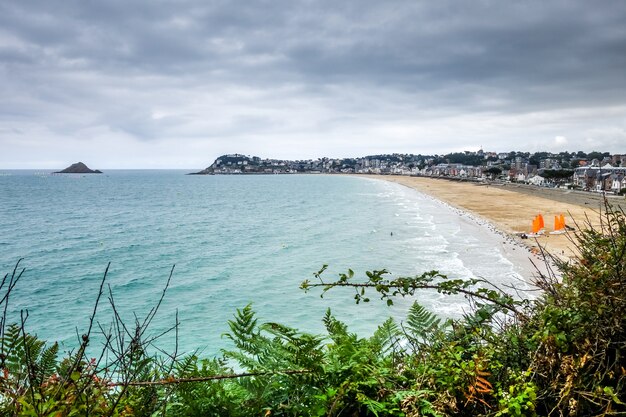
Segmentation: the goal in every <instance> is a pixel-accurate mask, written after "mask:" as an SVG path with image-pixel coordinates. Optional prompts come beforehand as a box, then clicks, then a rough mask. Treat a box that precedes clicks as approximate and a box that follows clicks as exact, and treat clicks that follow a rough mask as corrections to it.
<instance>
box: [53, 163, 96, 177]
mask: <svg viewBox="0 0 626 417" xmlns="http://www.w3.org/2000/svg"><path fill="white" fill-rule="evenodd" d="M55 174H102V171H100V170H98V169H96V170H95V171H94V170H93V169H89V167H88V166H87V165H85V164H83V163H82V162H77V163H75V164H72V165H70V166H69V167H67V168H65V169H64V170H63V171H57V172H55Z"/></svg>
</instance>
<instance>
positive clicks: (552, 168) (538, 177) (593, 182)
mask: <svg viewBox="0 0 626 417" xmlns="http://www.w3.org/2000/svg"><path fill="white" fill-rule="evenodd" d="M298 173H310V174H339V173H343V174H379V175H402V176H421V177H444V178H458V179H465V180H471V181H488V180H491V181H504V182H513V183H522V184H530V185H536V186H543V187H553V188H556V187H559V188H569V189H578V190H585V191H594V192H605V193H613V194H626V154H624V155H620V154H613V155H612V154H610V153H609V152H590V153H585V152H582V151H579V152H560V153H549V152H536V153H529V152H515V151H512V152H504V153H497V152H485V151H483V150H479V151H465V152H458V153H450V154H447V155H414V154H399V153H394V154H386V155H371V156H365V157H360V158H318V159H315V160H312V159H309V160H294V161H291V160H280V159H262V158H260V157H258V156H246V155H241V154H229V155H223V156H220V157H219V158H217V159H216V160H215V162H213V164H211V166H209V167H208V168H206V169H204V170H202V171H200V172H197V173H195V174H199V175H235V174H298Z"/></svg>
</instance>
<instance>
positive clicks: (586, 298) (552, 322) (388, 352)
mask: <svg viewBox="0 0 626 417" xmlns="http://www.w3.org/2000/svg"><path fill="white" fill-rule="evenodd" d="M575 238H576V240H577V243H578V249H579V257H578V259H577V260H575V261H574V262H570V263H564V262H558V261H557V263H558V269H559V271H560V273H561V278H559V279H557V277H556V275H554V274H550V275H547V276H546V275H540V276H539V277H538V278H537V282H536V284H537V286H538V287H539V288H540V289H541V290H542V293H541V295H540V296H539V297H538V298H537V299H536V300H534V301H528V300H519V299H516V298H515V297H513V296H511V295H509V294H506V293H505V292H504V291H502V290H500V289H497V288H493V287H491V286H490V285H489V284H488V283H487V282H484V281H480V280H456V279H448V278H446V277H445V276H443V275H441V274H439V273H437V272H435V271H433V272H428V273H425V274H422V275H420V276H417V277H410V278H396V279H388V278H387V272H386V271H385V270H380V271H372V272H368V273H367V274H366V278H365V280H360V281H358V280H356V279H355V277H354V273H353V272H352V271H350V270H349V271H348V272H347V273H345V274H340V275H339V277H338V278H337V279H336V280H330V281H329V280H326V278H325V276H324V269H325V268H322V270H321V271H319V272H318V273H316V274H315V280H314V281H312V282H311V281H305V282H304V283H303V284H302V287H303V289H305V290H307V291H316V290H317V289H318V288H319V289H321V291H322V295H323V294H324V293H325V292H326V291H331V290H333V289H334V288H336V287H351V288H353V289H354V290H355V295H354V299H355V301H356V303H357V304H366V303H368V302H374V300H373V299H374V298H380V299H381V300H382V301H383V302H386V303H388V304H392V303H393V301H394V299H395V298H397V297H410V296H412V295H414V294H415V293H416V292H417V291H437V292H439V293H443V294H464V295H466V296H467V297H468V299H469V302H470V304H471V306H472V307H473V309H472V310H471V313H468V314H467V315H466V316H465V317H464V318H463V319H461V320H454V321H453V320H447V321H442V320H441V319H439V318H438V317H436V316H435V315H433V314H432V313H431V312H429V311H427V310H426V309H424V308H423V307H422V306H420V305H419V304H417V303H415V304H413V306H412V307H411V308H410V310H409V312H408V315H407V317H406V319H405V320H404V321H403V322H401V323H398V322H396V321H394V320H392V319H388V320H386V321H384V322H382V323H381V324H380V326H379V327H378V330H377V331H376V332H375V333H374V334H373V336H372V337H369V338H362V337H359V336H358V335H356V334H354V333H352V332H350V331H349V329H348V326H347V325H346V324H344V323H342V322H340V321H338V320H337V319H336V318H335V317H333V315H332V313H331V312H330V311H328V312H327V313H326V315H325V316H324V317H323V318H322V320H323V323H324V325H325V327H326V334H325V335H311V334H306V333H301V332H299V331H298V330H296V329H293V328H289V327H286V326H284V325H281V324H279V323H259V322H258V321H257V319H256V316H255V314H254V311H253V310H252V307H251V306H245V307H243V308H242V309H240V310H237V313H236V314H235V317H234V318H233V320H231V321H230V322H229V326H230V331H229V332H228V334H226V335H224V336H225V337H227V338H228V339H230V340H231V341H232V349H231V350H228V351H224V352H223V357H220V358H214V359H204V358H199V357H197V356H195V355H188V356H184V357H179V356H178V355H177V354H176V353H169V354H165V353H164V354H162V355H159V356H154V355H150V354H148V353H147V352H148V351H149V350H150V346H151V344H152V342H153V340H150V339H149V338H148V337H147V336H146V329H147V328H148V326H149V324H150V321H151V320H152V318H153V317H154V315H155V314H156V313H157V311H158V307H159V305H160V300H159V301H158V302H157V304H156V305H155V308H154V309H153V310H152V311H151V312H150V314H149V315H148V316H147V317H146V318H145V319H144V320H143V321H142V320H139V319H137V320H136V322H135V323H133V325H127V324H125V323H123V322H122V321H121V319H120V318H119V316H118V315H116V321H115V323H113V325H112V327H111V330H110V331H108V332H105V334H104V336H105V340H106V343H105V347H104V349H103V351H102V354H101V355H100V356H99V357H97V358H89V357H88V356H87V355H86V353H85V352H86V351H87V346H88V345H89V343H90V338H91V332H92V327H93V319H94V316H95V312H96V310H97V308H98V304H99V301H100V298H101V296H102V294H103V288H104V283H105V280H106V272H105V274H104V277H103V280H102V284H101V287H100V292H99V295H98V297H97V300H96V303H95V306H94V316H92V317H90V319H89V321H88V324H89V326H88V330H87V331H86V333H85V334H84V335H83V336H82V340H81V345H80V347H79V348H78V349H77V350H76V351H75V352H72V353H70V354H66V355H65V357H62V358H59V351H58V345H56V344H52V345H48V344H46V343H44V342H43V341H41V340H38V339H37V338H36V337H34V336H33V335H31V334H29V333H28V332H27V330H26V322H27V313H26V312H24V313H23V314H22V318H21V322H20V323H18V324H10V325H9V324H7V323H6V306H7V304H8V303H9V301H10V295H11V290H12V289H13V288H14V287H15V285H17V283H18V281H19V279H20V277H21V276H22V275H23V270H21V271H20V270H19V263H18V266H16V268H15V270H14V271H13V272H12V273H11V274H7V275H6V276H5V277H4V279H3V280H2V283H1V284H0V291H1V294H0V295H1V298H0V303H1V304H2V309H3V310H4V312H5V313H4V315H3V316H2V321H1V322H0V324H1V326H0V328H1V334H0V336H1V337H0V368H1V371H2V372H1V375H0V415H3V416H17V415H20V416H51V417H52V416H53V417H63V416H84V415H93V416H176V417H178V416H357V415H358V416H361V415H363V416H481V415H482V416H494V417H495V416H535V415H541V416H545V415H554V416H574V415H577V416H590V415H624V414H626V404H625V403H626V391H625V389H624V384H625V383H626V356H625V354H626V295H625V294H626V293H625V291H624V288H626V282H625V281H626V216H625V214H624V213H623V212H618V211H614V210H612V209H611V208H610V207H607V210H606V212H605V213H603V214H602V215H601V224H600V226H597V227H592V226H591V224H588V225H585V227H583V228H582V229H581V231H579V232H576V235H575ZM165 289H167V285H166V288H165ZM165 292H166V291H164V294H165ZM108 298H109V302H110V303H111V305H112V306H113V309H114V310H115V303H114V299H113V295H112V294H109V297H108ZM355 308H367V305H360V306H358V307H356V306H355Z"/></svg>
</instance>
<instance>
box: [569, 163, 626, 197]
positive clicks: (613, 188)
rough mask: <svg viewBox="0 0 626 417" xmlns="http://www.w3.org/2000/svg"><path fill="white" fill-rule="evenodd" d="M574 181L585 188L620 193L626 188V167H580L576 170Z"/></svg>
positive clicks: (608, 165) (607, 165) (576, 184)
mask: <svg viewBox="0 0 626 417" xmlns="http://www.w3.org/2000/svg"><path fill="white" fill-rule="evenodd" d="M572 182H573V184H574V185H575V186H577V187H580V188H582V189H583V190H588V191H596V192H613V193H619V192H621V191H622V190H626V167H614V166H612V165H610V164H606V165H604V166H601V167H600V166H588V167H587V166H586V167H579V168H576V169H575V170H574V175H573V177H572Z"/></svg>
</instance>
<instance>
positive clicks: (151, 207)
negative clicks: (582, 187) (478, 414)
mask: <svg viewBox="0 0 626 417" xmlns="http://www.w3.org/2000/svg"><path fill="white" fill-rule="evenodd" d="M188 172H189V171H181V170H107V171H106V172H105V173H104V174H100V175H94V174H92V175H77V174H51V173H50V172H48V171H29V170H19V171H0V272H1V273H2V276H4V275H5V274H8V275H9V277H10V275H11V273H12V272H13V270H14V268H15V266H16V264H17V262H18V261H19V267H18V272H20V271H21V270H22V269H24V272H23V274H22V277H21V279H20V281H19V282H18V284H17V285H16V286H15V288H14V289H13V291H12V292H11V294H10V297H9V299H8V309H7V322H20V320H21V317H22V318H24V319H25V327H26V329H27V331H29V332H30V333H33V334H36V335H37V336H38V337H39V338H42V339H44V340H47V341H49V342H52V341H58V342H59V343H60V344H61V347H62V349H65V350H71V349H74V348H75V347H76V346H77V345H78V344H79V340H80V336H81V335H82V334H83V333H85V332H86V331H87V328H89V318H90V316H91V314H92V312H93V311H94V304H95V301H96V299H97V296H98V292H99V288H100V284H101V282H102V279H103V276H104V273H105V270H106V269H107V266H108V265H109V267H108V273H107V275H106V280H105V284H104V287H103V290H104V292H103V295H102V297H101V298H100V303H99V305H98V309H97V312H96V315H95V319H94V325H93V335H94V336H93V337H94V339H93V340H94V341H95V342H94V343H98V342H97V341H98V340H100V341H101V340H103V339H102V338H100V339H99V336H98V335H99V334H101V333H103V332H104V333H106V332H108V331H109V330H110V329H111V325H112V323H114V321H115V320H114V314H118V315H119V318H120V319H121V320H123V322H124V323H125V324H126V326H127V327H128V329H129V331H130V332H131V333H132V331H133V329H134V328H135V326H136V324H137V323H140V324H141V323H143V322H144V320H145V318H146V317H147V316H148V315H149V314H150V312H151V311H152V310H153V309H154V308H155V306H157V305H158V312H157V314H156V315H155V316H154V319H153V320H152V321H151V323H150V327H149V329H148V331H147V332H146V333H145V337H150V338H152V337H154V338H156V339H155V341H154V344H155V345H157V346H160V347H159V348H161V349H163V350H164V351H171V350H172V349H176V350H177V352H178V353H181V352H195V353H197V354H199V355H201V356H206V357H212V356H215V355H219V354H220V352H221V351H222V349H229V348H232V343H231V341H230V340H229V339H228V338H226V337H224V334H225V333H227V332H229V326H228V321H229V320H233V318H234V316H235V314H236V313H237V310H238V309H239V310H241V309H243V308H244V307H246V306H247V305H251V307H252V309H253V310H254V311H255V313H256V315H257V319H258V322H259V323H264V322H277V323H281V324H284V325H288V326H292V327H294V328H297V329H298V330H299V331H302V332H309V333H315V334H323V332H324V327H323V323H322V318H323V317H324V314H325V312H326V311H327V309H330V310H331V312H332V314H333V315H335V316H336V317H337V318H338V319H339V320H342V321H343V322H345V323H346V324H347V325H348V328H349V330H350V331H352V332H355V333H357V334H358V335H360V336H364V337H365V336H368V335H370V334H372V332H373V331H374V330H375V329H376V327H377V326H378V325H379V324H381V323H382V322H383V321H384V320H385V319H386V318H388V317H394V318H395V319H396V320H397V321H398V322H401V321H402V320H403V318H404V317H405V316H406V313H407V310H408V308H409V307H410V306H411V305H412V303H413V302H414V301H417V302H419V303H420V304H422V305H423V306H425V307H426V308H428V309H429V310H431V311H432V312H434V313H435V314H438V315H439V316H441V317H443V318H459V317H462V315H463V314H465V313H467V312H468V311H469V308H470V306H469V304H468V302H467V300H466V299H465V298H464V297H463V296H460V295H455V296H446V295H442V294H438V293H436V292H432V291H431V292H429V291H424V292H420V293H418V294H416V295H415V296H414V297H411V298H410V299H402V298H400V299H397V300H395V303H394V305H393V306H391V307H388V306H387V304H386V303H385V302H384V301H381V300H380V299H379V297H377V296H376V294H375V293H372V294H371V296H370V299H371V301H370V302H369V303H360V304H358V305H357V304H356V303H355V301H354V291H355V290H354V289H349V288H348V289H346V288H336V289H333V290H331V291H329V292H327V293H325V294H324V295H323V298H322V297H321V295H322V291H321V289H320V288H312V289H311V290H309V291H308V292H304V291H303V290H301V289H300V284H301V283H302V282H303V281H304V280H310V281H311V283H316V282H319V279H317V278H316V277H315V276H314V274H315V273H316V272H317V271H319V270H320V269H321V268H322V267H323V266H324V265H328V269H327V270H326V271H325V272H324V273H323V274H322V276H321V278H322V280H325V281H332V280H333V279H336V278H337V277H338V274H340V273H346V272H347V271H348V270H349V269H351V270H353V271H354V274H355V276H354V278H353V280H355V281H358V280H362V279H363V277H364V276H365V273H366V271H371V270H381V269H386V270H387V271H389V277H399V276H414V275H419V274H422V273H424V272H427V271H431V270H437V271H439V272H440V273H442V274H445V275H447V276H448V277H450V278H476V277H478V278H484V279H487V280H489V281H490V282H492V283H494V284H496V285H498V286H506V285H510V284H514V285H515V286H516V287H518V288H521V289H522V290H523V289H525V288H530V286H527V284H526V282H527V281H528V279H527V278H528V277H527V276H525V273H526V269H525V267H524V266H522V265H520V264H519V262H516V261H515V260H514V259H510V257H509V256H508V255H507V251H505V250H504V249H503V246H502V240H503V237H502V236H501V235H499V234H497V233H494V232H493V231H492V230H491V229H490V228H488V227H485V225H484V223H482V222H481V221H479V220H478V219H476V218H474V217H472V216H470V215H466V214H463V213H460V212H459V211H458V210H455V209H453V208H452V207H450V206H448V205H446V204H445V203H442V202H440V201H438V200H435V199H433V198H431V197H429V196H427V195H424V194H421V193H419V192H417V191H415V190H412V189H409V188H407V187H404V186H401V185H398V184H395V183H391V182H387V181H383V180H377V179H370V178H362V177H358V176H342V175H314V174H309V175H249V176H237V175H231V176H226V175H225V176H220V175H215V176H210V175H209V176H191V175H185V174H186V173H188ZM170 274H171V280H170V282H169V286H168V287H167V289H166V291H165V293H164V290H165V288H166V284H167V282H168V278H169V277H170ZM5 291H6V284H5V287H4V288H3V289H2V290H1V291H0V295H4V294H5ZM163 294H165V295H164V297H163V299H162V302H161V303H160V304H159V300H160V299H161V297H162V295H163ZM112 305H114V306H115V311H114V310H113V308H112ZM115 312H116V313H115ZM20 315H21V317H20ZM177 323H178V325H176V324H177Z"/></svg>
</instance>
